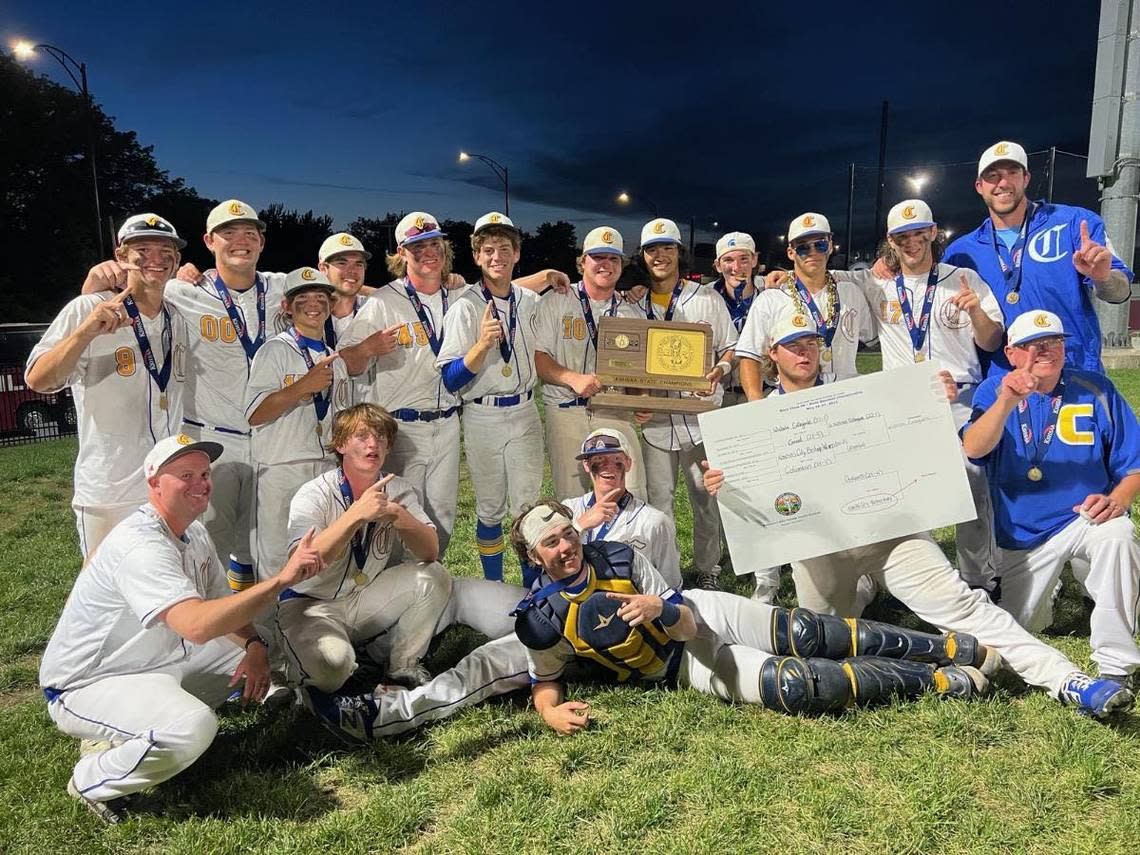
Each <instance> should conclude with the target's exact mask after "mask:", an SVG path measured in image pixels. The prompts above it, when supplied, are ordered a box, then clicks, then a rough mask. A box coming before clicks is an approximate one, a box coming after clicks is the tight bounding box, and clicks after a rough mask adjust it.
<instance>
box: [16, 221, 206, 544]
mask: <svg viewBox="0 0 1140 855" xmlns="http://www.w3.org/2000/svg"><path fill="white" fill-rule="evenodd" d="M184 246H186V241H184V240H182V239H181V238H180V237H179V236H178V233H177V232H176V231H175V230H174V226H172V225H171V224H170V223H169V222H167V221H166V220H164V219H163V218H162V217H160V216H158V215H157V214H136V215H135V216H133V217H128V218H127V220H126V221H125V222H124V223H123V225H122V227H121V228H120V229H119V232H118V247H117V248H116V249H115V257H114V259H112V260H110V261H104V262H102V263H100V264H97V265H95V266H94V267H92V268H91V270H90V272H89V273H88V274H87V283H85V284H84V293H83V294H82V295H81V296H79V297H76V298H75V299H74V300H72V301H71V302H70V303H68V304H67V305H66V306H65V307H64V308H63V311H61V312H60V313H59V315H58V316H57V317H56V319H55V320H54V321H53V322H52V324H51V326H50V327H48V330H47V332H45V333H44V336H43V338H42V339H40V341H39V343H38V344H37V345H36V346H35V347H34V348H33V349H32V353H31V355H30V356H29V357H28V366H27V370H26V372H25V374H24V378H25V380H26V382H27V384H28V386H29V387H30V388H32V389H34V390H36V391H37V392H57V391H59V390H60V389H62V388H64V387H65V386H69V387H71V390H72V396H73V397H74V398H75V411H76V415H77V417H78V424H79V454H78V455H77V457H76V460H75V494H74V496H73V498H72V508H73V509H74V510H75V524H76V528H77V529H78V531H79V549H80V551H81V552H82V553H83V556H84V558H87V557H89V556H90V555H91V553H92V552H94V551H95V548H96V547H97V546H98V545H99V543H100V542H101V541H102V540H103V538H104V537H106V536H107V533H108V532H110V531H111V529H112V528H114V527H115V525H116V524H118V522H119V521H120V520H122V519H123V518H125V517H126V516H127V515H128V514H130V513H131V512H132V511H133V510H134V509H135V508H137V507H138V506H139V505H140V504H141V503H142V502H144V501H145V500H146V492H145V485H144V482H143V479H142V473H141V466H140V463H139V461H141V460H142V459H143V456H144V455H145V454H146V452H147V450H148V449H150V448H151V447H152V446H153V445H154V443H155V442H156V441H158V440H160V439H162V438H163V437H166V436H170V435H171V434H173V433H176V432H177V431H178V428H179V425H180V424H181V422H182V387H183V382H184V380H185V350H186V334H185V328H184V327H183V325H182V323H181V320H180V319H179V318H178V317H177V316H176V315H175V313H174V312H173V310H172V308H171V306H170V305H169V303H168V302H166V301H165V300H164V297H163V295H164V288H165V286H166V281H167V280H168V279H170V278H171V277H172V276H173V275H174V271H175V270H176V269H177V268H178V260H179V251H180V250H181V249H182V247H184ZM88 285H90V288H89V287H88ZM124 286H125V287H124ZM116 287H122V290H121V291H120V292H119V293H118V294H117V295H114V296H112V294H111V290H110V289H112V288H116ZM91 290H93V291H97V292H98V293H87V292H88V291H91Z"/></svg>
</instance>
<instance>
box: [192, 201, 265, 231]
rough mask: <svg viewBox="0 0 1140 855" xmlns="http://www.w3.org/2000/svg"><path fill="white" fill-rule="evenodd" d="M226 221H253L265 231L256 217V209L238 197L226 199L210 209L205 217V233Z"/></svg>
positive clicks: (224, 223) (263, 224)
mask: <svg viewBox="0 0 1140 855" xmlns="http://www.w3.org/2000/svg"><path fill="white" fill-rule="evenodd" d="M226 223H254V224H255V225H256V226H257V227H258V228H259V229H261V230H262V231H265V223H263V222H262V221H261V220H259V219H258V218H257V211H255V210H254V209H253V208H252V206H250V205H247V204H246V203H245V202H242V201H241V200H240V199H226V201H224V202H222V203H221V204H220V205H218V206H217V207H215V208H214V210H212V211H210V216H208V217H206V232H207V234H208V233H210V232H212V231H214V230H215V229H220V228H221V227H222V226H224V225H226Z"/></svg>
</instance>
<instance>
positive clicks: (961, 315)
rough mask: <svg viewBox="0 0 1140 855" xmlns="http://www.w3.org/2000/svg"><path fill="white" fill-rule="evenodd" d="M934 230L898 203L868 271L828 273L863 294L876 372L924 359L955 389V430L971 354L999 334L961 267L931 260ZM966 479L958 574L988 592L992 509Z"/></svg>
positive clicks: (984, 290) (966, 405) (970, 374)
mask: <svg viewBox="0 0 1140 855" xmlns="http://www.w3.org/2000/svg"><path fill="white" fill-rule="evenodd" d="M940 255H941V246H940V245H939V243H938V225H937V223H935V221H934V214H933V213H932V212H931V210H930V206H929V205H927V204H926V203H925V202H923V201H922V200H921V199H904V200H903V201H902V202H899V203H898V204H897V205H895V206H894V207H893V208H891V210H890V213H888V214H887V237H886V242H885V244H884V251H883V253H882V255H881V256H880V260H879V264H877V265H876V267H875V272H874V273H872V272H871V271H862V272H861V273H836V277H837V278H840V279H842V278H847V277H850V278H851V279H852V281H855V282H857V283H858V284H859V285H860V286H861V287H862V289H863V293H864V296H865V297H866V298H867V302H868V304H870V306H871V307H872V309H873V315H874V318H875V327H876V332H877V334H878V336H879V345H880V348H881V350H882V354H883V370H885V371H889V370H890V369H892V368H899V367H901V366H903V365H913V364H914V363H915V362H924V361H926V360H929V361H930V362H932V363H933V364H935V365H937V366H938V367H939V368H940V369H943V370H946V371H949V372H950V374H951V375H952V377H953V379H954V382H955V383H956V384H957V387H958V399H957V400H956V401H955V402H954V403H953V404H951V405H950V410H951V412H952V413H953V414H954V422H955V424H956V425H957V427H958V428H959V429H960V428H961V427H962V426H963V425H964V424H965V423H966V421H967V420H968V419H969V417H970V411H971V401H972V400H973V397H974V390H975V389H976V388H977V384H978V383H980V382H981V380H982V377H983V370H982V365H981V361H980V359H979V356H978V353H979V351H984V352H986V353H992V352H993V351H995V350H997V349H998V348H999V347H1000V346H1001V342H1002V336H1003V334H1004V332H1005V330H1004V329H1003V326H1002V314H1001V306H1000V305H999V304H998V301H997V299H996V298H995V297H994V295H993V292H992V291H990V287H989V285H987V284H986V283H985V282H984V281H982V279H981V277H980V276H978V274H977V273H975V272H974V271H973V270H970V269H969V268H962V267H954V266H953V265H950V264H943V263H940V261H939V256H940ZM966 475H967V477H968V479H969V482H970V492H971V494H972V495H973V498H974V506H975V508H976V509H977V513H978V516H977V519H976V520H974V521H973V522H968V523H959V524H958V526H957V532H956V537H955V539H956V543H957V550H958V572H959V573H961V574H962V578H963V579H965V580H966V582H967V583H968V584H969V585H971V586H972V587H978V586H981V587H985V588H987V589H990V588H992V586H993V561H994V537H993V508H992V507H991V505H990V496H989V487H988V486H987V484H986V474H985V470H984V469H983V468H982V467H980V466H977V465H975V464H973V463H970V462H969V461H967V462H966Z"/></svg>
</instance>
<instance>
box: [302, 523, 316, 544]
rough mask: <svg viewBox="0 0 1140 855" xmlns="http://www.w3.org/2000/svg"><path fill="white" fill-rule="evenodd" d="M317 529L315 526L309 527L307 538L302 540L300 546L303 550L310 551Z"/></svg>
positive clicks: (306, 533)
mask: <svg viewBox="0 0 1140 855" xmlns="http://www.w3.org/2000/svg"><path fill="white" fill-rule="evenodd" d="M316 534H317V527H316V526H315V525H311V526H309V530H308V531H307V532H305V536H304V537H302V538H301V542H300V544H299V546H300V547H301V548H303V549H309V548H311V547H312V545H313V538H314V537H316Z"/></svg>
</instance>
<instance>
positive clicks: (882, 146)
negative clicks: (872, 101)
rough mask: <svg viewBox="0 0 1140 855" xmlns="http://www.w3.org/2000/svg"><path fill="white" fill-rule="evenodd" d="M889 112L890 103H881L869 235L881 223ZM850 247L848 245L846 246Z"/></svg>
mask: <svg viewBox="0 0 1140 855" xmlns="http://www.w3.org/2000/svg"><path fill="white" fill-rule="evenodd" d="M889 112H890V102H889V101H884V102H883V115H882V118H881V119H880V121H879V174H878V177H877V179H876V180H877V182H878V183H877V186H876V187H875V222H874V224H873V225H872V226H871V233H872V234H878V233H879V231H878V230H879V227H880V226H881V225H882V222H883V185H884V184H886V182H887V175H886V171H887V114H888V113H889ZM848 246H849V247H850V244H848Z"/></svg>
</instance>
